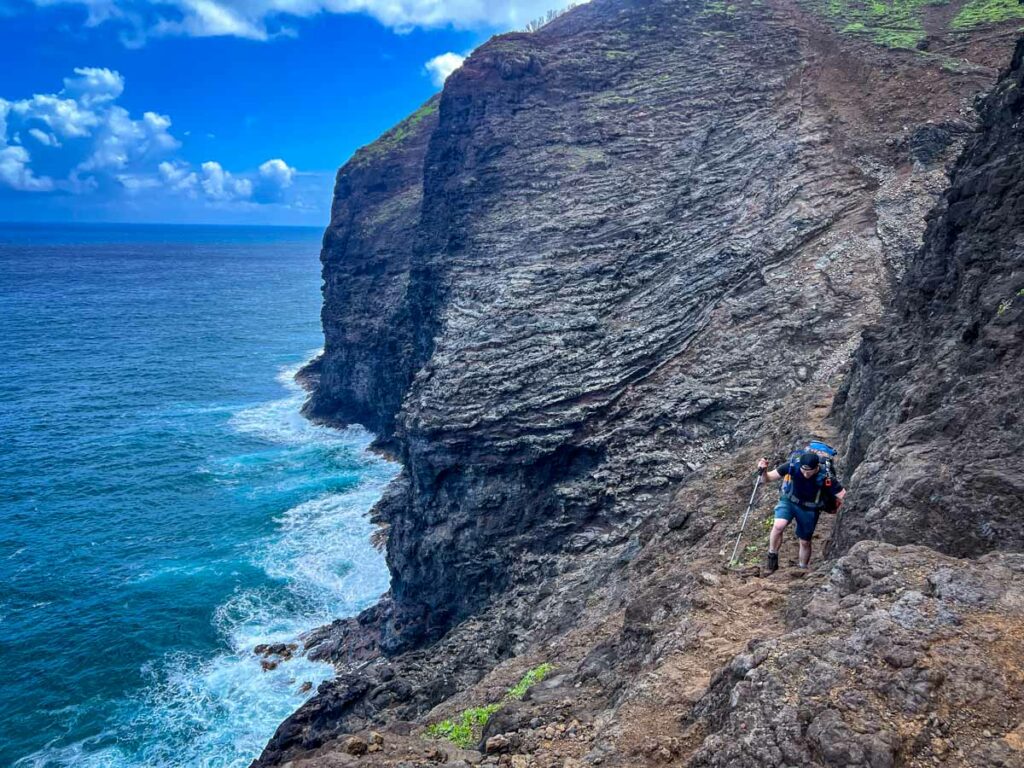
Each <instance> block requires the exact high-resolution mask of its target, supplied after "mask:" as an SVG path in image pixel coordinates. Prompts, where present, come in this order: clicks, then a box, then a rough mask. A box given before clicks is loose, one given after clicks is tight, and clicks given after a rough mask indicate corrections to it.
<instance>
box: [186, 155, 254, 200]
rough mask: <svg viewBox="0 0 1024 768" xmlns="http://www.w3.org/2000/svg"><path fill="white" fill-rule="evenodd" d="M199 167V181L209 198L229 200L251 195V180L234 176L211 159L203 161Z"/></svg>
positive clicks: (241, 198)
mask: <svg viewBox="0 0 1024 768" xmlns="http://www.w3.org/2000/svg"><path fill="white" fill-rule="evenodd" d="M201 168H202V178H201V179H200V182H199V183H200V186H202V188H203V192H205V193H206V197H207V198H209V199H210V200H213V201H217V202H230V201H237V200H248V199H249V198H250V197H252V182H251V181H250V180H249V179H241V178H235V177H234V176H233V175H232V174H230V173H228V172H227V171H225V170H224V169H223V168H222V167H221V165H220V163H217V162H214V161H213V160H209V161H207V162H205V163H203V164H202V166H201Z"/></svg>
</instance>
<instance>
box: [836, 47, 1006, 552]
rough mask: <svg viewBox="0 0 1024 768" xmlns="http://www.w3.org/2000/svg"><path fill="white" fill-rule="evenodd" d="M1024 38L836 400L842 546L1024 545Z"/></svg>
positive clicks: (975, 548) (948, 548)
mask: <svg viewBox="0 0 1024 768" xmlns="http://www.w3.org/2000/svg"><path fill="white" fill-rule="evenodd" d="M1022 57H1024V43H1022V44H1020V45H1018V48H1017V52H1016V55H1015V56H1014V58H1013V64H1012V67H1011V69H1010V71H1008V72H1007V73H1006V74H1005V75H1004V77H1003V78H1002V79H1001V81H1000V83H999V85H998V87H997V88H996V90H995V91H994V93H993V94H992V95H991V96H990V97H989V98H988V99H987V101H986V102H985V104H984V106H983V109H982V117H983V122H984V127H983V132H982V133H981V135H980V136H978V137H977V138H976V139H975V140H974V141H972V142H971V144H970V145H969V146H968V148H967V150H966V151H965V152H964V154H963V156H962V157H961V158H960V160H959V162H958V163H957V165H956V169H955V171H954V176H953V183H952V186H951V189H950V190H949V192H948V193H947V194H946V196H945V198H944V200H943V204H942V206H941V207H940V208H939V209H938V210H937V211H936V213H935V214H934V215H933V218H932V220H931V222H930V225H929V227H928V231H927V234H926V236H925V245H924V248H923V249H922V250H921V252H920V253H919V254H918V255H917V256H916V258H915V259H914V260H913V261H912V262H911V264H910V267H909V270H908V271H907V274H906V277H905V279H904V280H903V283H902V285H901V286H900V288H899V289H898V291H897V293H896V296H895V300H894V302H893V308H892V311H891V312H889V313H888V314H887V315H886V317H885V319H884V323H883V325H882V326H881V327H879V328H876V329H872V330H871V331H870V332H869V333H867V334H865V340H864V343H863V345H862V346H861V348H860V349H859V350H858V351H857V355H856V365H855V367H854V370H853V373H852V375H851V376H850V377H849V379H848V381H847V383H846V386H845V387H844V389H843V391H842V392H841V393H840V395H839V398H838V399H837V409H838V412H839V415H840V417H841V420H842V426H843V427H844V429H845V431H846V432H847V433H848V435H849V438H848V443H849V456H850V459H851V468H854V469H855V470H856V471H855V473H854V475H853V486H854V488H855V490H856V492H855V493H854V494H852V500H851V503H850V504H849V505H848V506H847V507H846V509H845V510H844V512H843V515H842V519H841V524H840V535H839V537H838V542H837V543H838V546H839V547H840V548H841V549H845V548H847V547H849V546H851V545H852V544H853V543H855V542H856V541H858V540H860V539H863V538H868V537H870V538H877V539H882V540H885V541H891V542H894V543H910V542H916V543H922V544H928V545H929V546H933V547H936V548H938V549H941V550H943V551H945V552H949V553H951V554H955V555H960V556H966V555H977V554H979V553H982V552H988V551H991V550H995V549H1010V550H1019V549H1021V548H1022V547H1024V451H1022V450H1021V449H1022V447H1024V421H1022V420H1021V418H1020V409H1021V403H1022V402H1024V375H1022V374H1024V127H1022V122H1021V121H1022V114H1024V95H1022V90H1024V63H1022Z"/></svg>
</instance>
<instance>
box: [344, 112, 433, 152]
mask: <svg viewBox="0 0 1024 768" xmlns="http://www.w3.org/2000/svg"><path fill="white" fill-rule="evenodd" d="M439 101H440V100H439V99H438V97H436V96H435V97H433V98H432V99H430V101H428V102H427V103H426V104H424V105H423V106H422V107H420V108H419V109H417V110H416V111H415V112H413V113H412V114H411V115H409V116H408V117H407V118H405V120H403V121H402V122H400V123H399V124H398V125H396V126H395V127H394V128H392V129H391V130H389V131H386V132H385V133H384V135H383V136H381V137H380V138H379V139H377V140H376V141H375V142H373V143H372V144H367V145H366V146H365V147H363V148H362V149H360V150H359V151H358V152H357V153H356V156H355V158H353V159H354V160H356V161H357V162H366V161H369V160H374V159H376V158H378V157H380V156H382V155H385V154H387V153H388V152H390V151H391V150H393V149H395V148H396V147H398V145H399V144H401V143H402V142H403V141H405V140H406V139H407V138H409V136H410V135H412V133H413V131H415V130H416V126H418V125H419V124H420V123H422V122H423V120H424V119H425V118H427V117H429V116H430V115H432V114H434V113H435V112H437V109H438V104H439Z"/></svg>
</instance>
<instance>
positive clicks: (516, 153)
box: [309, 0, 993, 649]
mask: <svg viewBox="0 0 1024 768" xmlns="http://www.w3.org/2000/svg"><path fill="white" fill-rule="evenodd" d="M947 38H948V39H942V38H936V40H937V41H938V42H935V43H933V44H932V45H931V48H932V51H934V50H936V49H942V50H943V51H944V55H943V56H940V55H938V54H936V53H929V54H923V53H918V52H915V51H907V50H898V51H896V50H889V49H885V48H881V47H878V46H876V45H872V44H870V43H867V42H865V41H863V40H861V39H860V38H857V37H850V36H844V35H843V34H841V33H838V32H836V31H835V29H834V27H832V26H830V25H829V23H828V22H827V21H826V20H824V19H823V18H821V17H819V16H816V15H815V14H814V13H812V12H810V11H809V10H808V9H807V8H806V7H805V6H801V5H799V4H795V3H788V2H772V3H750V4H740V5H735V6H732V5H730V6H728V7H719V6H718V5H716V4H713V3H712V4H709V5H703V4H700V3H681V2H675V1H673V2H668V1H665V2H655V1H654V0H651V1H648V2H615V1H612V0H596V1H595V2H593V3H591V4H589V5H587V6H585V7H582V8H579V9H577V10H575V11H573V12H572V13H570V14H567V15H566V16H564V17H562V18H561V19H559V20H557V21H556V22H555V23H553V24H551V25H549V26H548V27H547V28H545V29H544V30H543V31H541V32H540V33H537V34H532V35H526V34H520V35H506V36H503V37H500V38H496V39H495V40H493V41H491V42H490V43H488V44H487V45H485V46H483V47H481V48H480V49H479V50H478V51H477V52H475V53H474V54H473V55H472V56H471V57H470V58H469V60H468V61H467V62H466V63H465V65H464V66H463V67H462V69H461V70H459V71H458V72H457V73H456V74H455V75H454V76H453V77H452V78H450V79H449V81H448V84H447V86H446V88H445V90H444V93H443V94H442V96H441V99H440V103H439V110H438V113H437V115H436V116H435V115H433V114H431V115H430V116H429V117H428V118H426V119H423V120H421V121H420V122H419V123H418V124H417V125H415V126H412V127H408V128H407V127H402V126H400V127H399V128H398V129H396V131H394V132H392V134H391V135H390V138H389V137H388V136H386V137H385V138H384V139H382V141H381V142H378V145H381V146H380V147H378V145H374V146H373V147H371V148H370V150H364V151H363V153H361V154H360V155H357V157H356V158H355V159H354V161H353V163H351V164H350V165H349V166H346V168H345V169H343V170H342V172H341V174H340V175H339V182H338V192H337V196H336V202H335V209H334V215H333V218H332V224H331V228H330V230H329V231H328V235H327V238H326V239H325V248H324V265H325V269H324V274H325V308H324V328H325V335H326V347H325V349H326V351H325V354H324V357H323V359H322V361H321V362H320V363H319V364H318V369H319V372H320V380H319V384H318V385H317V386H316V388H315V390H314V395H313V398H312V401H311V405H310V408H309V410H310V413H312V414H313V415H316V416H321V417H324V418H328V419H333V420H336V421H362V422H363V423H365V424H367V425H368V426H370V427H371V428H373V429H376V430H378V431H379V433H380V434H381V438H382V441H384V442H392V441H394V447H395V449H396V452H398V453H399V455H400V458H401V460H402V463H403V464H404V466H405V468H406V473H405V475H404V477H403V478H402V480H401V481H400V483H399V484H398V485H397V486H396V490H395V491H393V493H392V494H391V496H390V498H389V501H388V503H387V504H384V505H382V506H381V507H380V509H379V510H378V519H379V520H380V521H381V522H382V523H385V524H386V525H387V526H388V527H389V537H388V560H389V564H390V565H391V568H392V573H393V585H392V598H393V603H392V606H393V609H392V610H391V611H389V620H388V621H386V622H383V624H384V629H383V642H384V644H385V647H387V648H390V649H397V648H400V647H407V646H409V645H414V644H417V643H420V642H422V641H424V640H426V639H430V638H436V637H438V636H439V635H440V634H441V633H443V632H444V631H445V630H446V629H448V628H449V627H451V626H452V625H453V623H455V622H457V621H458V620H460V619H461V618H464V617H466V616H468V615H471V614H472V613H474V612H475V611H477V610H479V609H480V608H481V607H482V606H484V605H486V604H487V601H488V600H489V598H490V596H491V595H492V594H494V593H495V592H500V591H504V590H505V589H506V588H507V587H508V585H509V584H511V583H513V582H515V581H522V580H523V579H525V578H535V577H537V576H539V575H541V572H542V571H543V567H544V566H543V565H542V561H543V560H544V558H545V557H546V556H547V555H548V554H550V553H552V552H555V551H560V550H564V549H565V548H566V547H567V546H569V547H570V548H576V549H579V548H581V547H585V546H594V545H600V544H601V543H602V542H605V543H607V542H609V541H615V540H617V539H621V538H622V534H621V531H623V530H628V529H629V528H630V527H632V526H633V525H635V524H636V522H637V520H639V519H642V517H643V516H644V515H645V514H647V512H648V511H649V510H650V509H654V508H657V503H658V502H657V497H658V495H659V494H660V495H662V496H663V495H664V494H665V493H666V492H667V491H668V490H669V489H670V488H671V487H672V486H673V485H674V484H676V483H678V482H680V481H682V480H683V479H684V478H686V476H687V475H688V474H690V473H691V472H692V471H693V469H694V468H695V467H697V466H700V465H702V464H704V463H705V462H706V461H707V459H708V457H710V456H714V455H715V454H716V453H717V452H719V451H721V450H723V449H724V448H726V447H728V446H730V445H733V444H735V443H736V442H737V441H742V440H743V439H745V437H747V436H749V435H751V434H753V430H752V429H751V424H752V423H753V422H755V421H756V420H757V419H758V418H759V414H760V413H762V412H763V409H765V408H766V407H769V408H770V407H772V404H773V403H778V402H780V401H781V400H782V399H784V398H787V397H789V396H790V395H791V393H792V392H793V390H794V388H804V389H808V390H809V391H810V392H811V394H809V395H808V397H813V392H814V391H816V389H817V388H820V387H822V386H827V384H828V382H829V381H830V379H831V378H832V375H833V373H834V372H835V370H836V368H837V367H838V366H839V365H840V364H841V363H842V362H843V361H844V360H845V359H847V358H848V356H849V352H850V350H851V349H852V348H853V346H854V345H855V344H856V343H857V340H858V338H859V334H860V331H861V329H862V327H863V326H864V325H865V323H868V322H871V321H873V320H875V319H876V317H877V315H878V313H879V312H880V306H881V304H880V302H881V301H882V299H883V297H884V295H885V293H886V290H887V286H888V283H889V280H890V278H891V276H892V274H893V273H894V272H898V271H899V270H901V269H902V267H903V265H904V264H905V262H906V260H907V258H908V257H909V254H910V253H911V252H912V250H913V248H914V247H916V245H917V243H918V242H919V238H920V231H921V229H922V227H923V217H924V213H925V212H926V211H927V210H928V209H929V208H930V207H931V205H932V204H933V202H934V200H935V198H936V196H937V195H938V193H939V192H940V191H941V190H942V189H943V187H944V185H945V173H944V168H945V166H944V163H945V162H946V161H947V160H948V159H949V158H950V157H952V156H953V155H955V149H956V146H957V144H958V141H959V139H960V137H961V136H962V135H963V134H964V133H965V131H967V130H968V128H969V125H970V123H969V122H967V121H965V119H964V118H965V115H968V112H966V111H965V110H966V109H967V105H968V102H967V101H965V99H967V97H968V96H969V95H971V94H972V93H974V92H976V91H977V90H978V89H979V88H981V87H982V86H983V85H984V84H985V83H987V82H991V77H992V74H993V73H992V72H991V71H990V70H988V69H986V67H985V66H984V64H985V63H986V60H985V56H980V55H978V54H977V52H976V51H974V50H973V49H972V48H971V45H972V40H971V39H970V38H969V37H964V36H952V35H947ZM990 47H991V46H990ZM982 50H984V51H985V52H986V55H989V56H991V55H992V54H991V53H990V52H989V50H988V48H983V49H982ZM957 54H959V55H961V58H960V59H955V58H953V57H954V56H955V55H957ZM964 56H968V57H971V56H973V57H974V59H975V61H971V60H968V59H967V58H963V57H964ZM979 61H980V62H981V63H979ZM950 62H954V63H953V64H950ZM428 108H432V107H428ZM435 118H436V123H435ZM428 134H429V137H428ZM424 153H425V154H424ZM370 155H372V156H370ZM420 175H421V178H420ZM418 178H419V181H417V179H418ZM397 489H404V491H403V492H401V493H400V492H398V490H397ZM466 584H473V585H474V588H473V589H471V590H467V589H465V588H464V585H466Z"/></svg>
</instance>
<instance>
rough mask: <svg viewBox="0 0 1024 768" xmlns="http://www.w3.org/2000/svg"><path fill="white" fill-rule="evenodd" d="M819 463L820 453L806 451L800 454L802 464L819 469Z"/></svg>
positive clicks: (802, 465)
mask: <svg viewBox="0 0 1024 768" xmlns="http://www.w3.org/2000/svg"><path fill="white" fill-rule="evenodd" d="M818 464H819V459H818V454H816V453H815V452H814V451H804V452H803V453H802V454H800V466H801V467H807V468H808V469H817V468H818Z"/></svg>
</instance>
